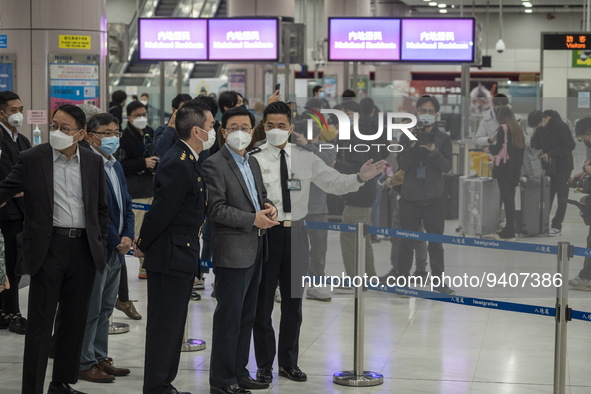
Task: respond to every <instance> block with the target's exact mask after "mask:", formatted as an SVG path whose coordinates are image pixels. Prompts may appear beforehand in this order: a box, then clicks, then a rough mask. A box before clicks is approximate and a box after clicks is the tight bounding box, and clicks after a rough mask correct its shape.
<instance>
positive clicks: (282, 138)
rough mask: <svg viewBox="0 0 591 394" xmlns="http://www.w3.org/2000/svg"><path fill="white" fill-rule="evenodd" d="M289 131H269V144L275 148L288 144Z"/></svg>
mask: <svg viewBox="0 0 591 394" xmlns="http://www.w3.org/2000/svg"><path fill="white" fill-rule="evenodd" d="M288 138H289V130H282V129H271V130H268V131H267V142H268V143H269V144H271V145H273V146H281V145H283V144H285V143H286V142H287V139H288Z"/></svg>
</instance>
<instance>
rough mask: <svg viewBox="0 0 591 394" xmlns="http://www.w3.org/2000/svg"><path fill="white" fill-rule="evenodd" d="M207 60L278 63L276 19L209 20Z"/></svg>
mask: <svg viewBox="0 0 591 394" xmlns="http://www.w3.org/2000/svg"><path fill="white" fill-rule="evenodd" d="M208 34H209V44H208V50H209V56H208V57H209V60H213V61H262V60H265V61H278V58H279V20H278V19H276V18H266V19H234V18H232V19H209V20H208Z"/></svg>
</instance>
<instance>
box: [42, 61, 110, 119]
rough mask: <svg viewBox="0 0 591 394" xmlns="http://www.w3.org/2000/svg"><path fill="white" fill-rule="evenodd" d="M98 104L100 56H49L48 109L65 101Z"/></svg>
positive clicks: (51, 109)
mask: <svg viewBox="0 0 591 394" xmlns="http://www.w3.org/2000/svg"><path fill="white" fill-rule="evenodd" d="M82 103H90V104H93V105H96V106H97V107H98V106H99V55H57V54H50V55H49V110H50V113H51V114H53V111H55V110H56V109H58V108H59V107H60V106H62V105H64V104H72V105H77V104H82Z"/></svg>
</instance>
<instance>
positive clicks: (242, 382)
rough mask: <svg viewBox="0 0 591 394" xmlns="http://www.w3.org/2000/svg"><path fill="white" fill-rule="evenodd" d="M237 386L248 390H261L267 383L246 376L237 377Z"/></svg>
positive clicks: (267, 385)
mask: <svg viewBox="0 0 591 394" xmlns="http://www.w3.org/2000/svg"><path fill="white" fill-rule="evenodd" d="M238 386H240V387H242V388H245V389H250V390H263V389H268V388H269V383H265V382H257V381H256V380H254V379H253V378H251V377H250V376H249V377H247V378H239V379H238Z"/></svg>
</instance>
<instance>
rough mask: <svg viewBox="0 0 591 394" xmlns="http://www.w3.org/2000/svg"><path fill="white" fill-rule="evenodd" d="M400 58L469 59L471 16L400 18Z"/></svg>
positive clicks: (466, 60)
mask: <svg viewBox="0 0 591 394" xmlns="http://www.w3.org/2000/svg"><path fill="white" fill-rule="evenodd" d="M401 27H402V28H401V31H402V33H401V48H400V49H401V54H400V59H401V60H402V61H409V62H440V63H441V62H473V61H474V41H475V38H474V30H475V29H474V19H472V18H461V19H402V26H401Z"/></svg>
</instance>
